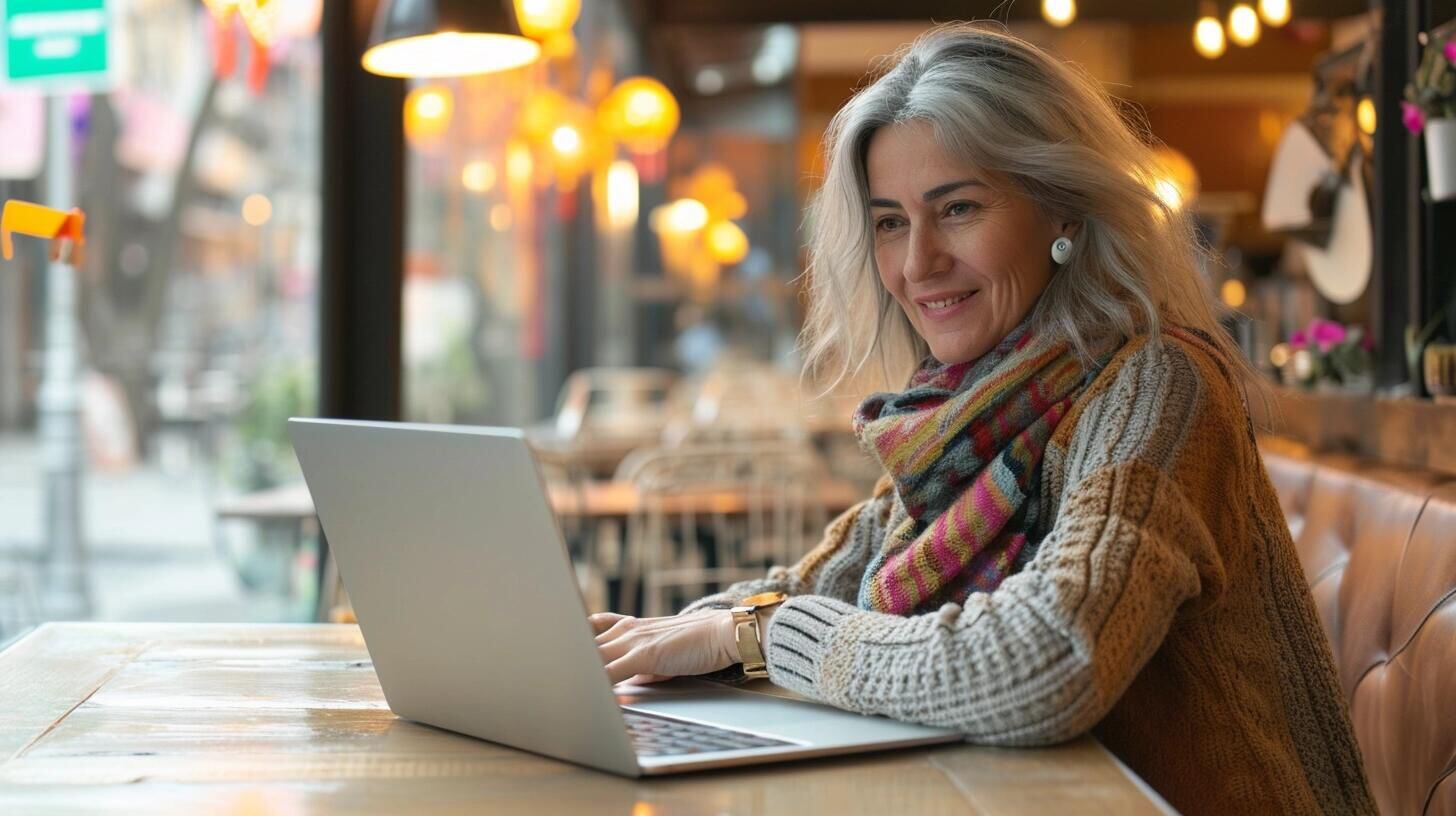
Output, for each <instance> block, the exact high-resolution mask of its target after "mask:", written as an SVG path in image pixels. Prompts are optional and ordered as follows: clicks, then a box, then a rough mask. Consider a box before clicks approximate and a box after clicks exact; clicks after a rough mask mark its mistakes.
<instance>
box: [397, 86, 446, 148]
mask: <svg viewBox="0 0 1456 816" xmlns="http://www.w3.org/2000/svg"><path fill="white" fill-rule="evenodd" d="M454 114H455V97H454V96H453V95H452V94H451V93H450V89H449V88H446V87H445V86H443V85H427V86H425V87H423V88H415V89H414V90H412V91H410V92H409V94H408V95H407V96H405V98H404V135H405V138H406V139H408V140H409V142H410V144H413V145H416V146H418V145H421V144H425V143H429V142H432V141H434V140H435V139H438V138H439V137H440V136H442V135H444V133H445V131H446V130H448V129H449V128H450V119H451V118H452V117H453V116H454Z"/></svg>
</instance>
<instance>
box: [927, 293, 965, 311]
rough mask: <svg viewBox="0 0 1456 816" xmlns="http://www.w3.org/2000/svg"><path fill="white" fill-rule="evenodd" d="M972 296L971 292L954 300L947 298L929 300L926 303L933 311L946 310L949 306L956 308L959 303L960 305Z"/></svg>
mask: <svg viewBox="0 0 1456 816" xmlns="http://www.w3.org/2000/svg"><path fill="white" fill-rule="evenodd" d="M972 294H973V293H971V292H967V293H965V294H964V295H958V296H956V297H953V298H946V299H945V300H929V301H926V302H925V305H926V306H928V307H930V308H932V309H944V308H945V307H947V306H954V305H956V304H957V303H960V302H961V301H963V300H965V299H966V298H968V297H970V296H971V295H972Z"/></svg>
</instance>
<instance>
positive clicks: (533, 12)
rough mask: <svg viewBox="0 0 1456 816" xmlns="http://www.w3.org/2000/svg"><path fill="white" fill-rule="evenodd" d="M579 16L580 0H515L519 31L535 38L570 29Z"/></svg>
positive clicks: (543, 37)
mask: <svg viewBox="0 0 1456 816" xmlns="http://www.w3.org/2000/svg"><path fill="white" fill-rule="evenodd" d="M580 16H581V0H516V22H517V23H520V26H521V33H522V34H525V35H526V36H527V37H530V38H532V39H535V40H544V39H546V38H547V37H549V36H551V35H552V34H560V33H562V32H565V31H569V30H571V27H572V26H573V25H574V24H575V23H576V18H577V17H580Z"/></svg>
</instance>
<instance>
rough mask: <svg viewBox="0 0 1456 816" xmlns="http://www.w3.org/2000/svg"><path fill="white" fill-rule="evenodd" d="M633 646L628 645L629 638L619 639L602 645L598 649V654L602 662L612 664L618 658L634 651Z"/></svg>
mask: <svg viewBox="0 0 1456 816" xmlns="http://www.w3.org/2000/svg"><path fill="white" fill-rule="evenodd" d="M632 646H633V644H630V643H628V638H617V640H614V641H612V643H606V644H601V646H598V647H597V654H600V656H601V662H603V663H612V662H613V660H616V659H617V657H622V656H623V654H626V653H629V651H632Z"/></svg>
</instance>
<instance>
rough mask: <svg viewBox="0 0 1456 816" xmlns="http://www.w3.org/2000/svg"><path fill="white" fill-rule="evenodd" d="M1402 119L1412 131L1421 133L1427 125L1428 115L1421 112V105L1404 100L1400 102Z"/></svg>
mask: <svg viewBox="0 0 1456 816" xmlns="http://www.w3.org/2000/svg"><path fill="white" fill-rule="evenodd" d="M1400 121H1401V122H1402V123H1403V124H1404V125H1405V129H1406V130H1409V131H1410V132H1411V133H1420V132H1421V129H1422V128H1424V127H1425V126H1426V116H1425V114H1423V113H1421V108H1420V106H1419V105H1414V104H1411V103H1410V102H1406V101H1404V100H1402V101H1401V103H1400Z"/></svg>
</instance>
